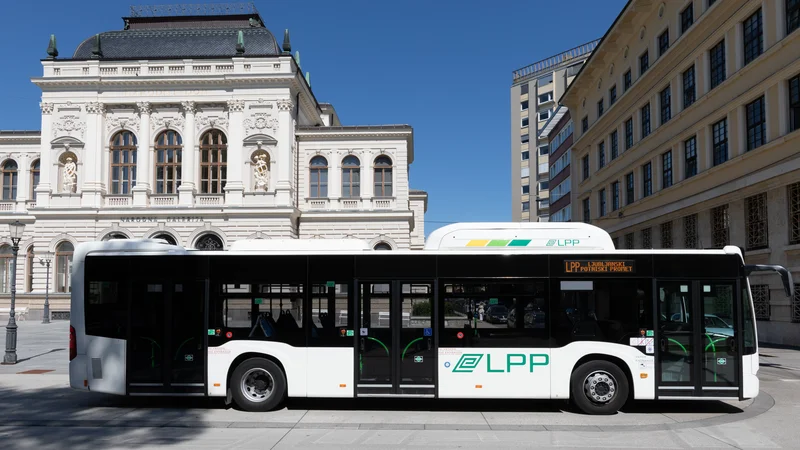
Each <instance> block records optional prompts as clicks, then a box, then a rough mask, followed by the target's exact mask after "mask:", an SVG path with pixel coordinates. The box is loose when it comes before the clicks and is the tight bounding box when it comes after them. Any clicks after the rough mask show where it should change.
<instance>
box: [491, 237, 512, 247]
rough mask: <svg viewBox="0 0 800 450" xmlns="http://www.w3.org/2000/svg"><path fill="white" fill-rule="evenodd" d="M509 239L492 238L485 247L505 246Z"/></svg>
mask: <svg viewBox="0 0 800 450" xmlns="http://www.w3.org/2000/svg"><path fill="white" fill-rule="evenodd" d="M509 242H511V241H508V240H503V239H492V240H491V241H489V245H488V246H487V247H505V246H506V245H508V243H509Z"/></svg>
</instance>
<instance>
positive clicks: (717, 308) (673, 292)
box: [657, 281, 741, 398]
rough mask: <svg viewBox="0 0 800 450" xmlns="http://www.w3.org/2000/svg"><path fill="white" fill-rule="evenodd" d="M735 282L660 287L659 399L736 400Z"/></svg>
mask: <svg viewBox="0 0 800 450" xmlns="http://www.w3.org/2000/svg"><path fill="white" fill-rule="evenodd" d="M736 293H737V291H736V289H735V283H734V282H732V281H659V282H658V293H657V295H658V297H657V302H658V336H657V339H658V346H657V347H658V348H657V352H658V357H657V359H658V364H659V367H660V368H659V370H658V379H657V390H658V396H659V397H661V398H663V397H738V396H739V386H740V385H741V382H740V376H741V375H740V372H739V364H740V363H739V359H740V353H739V350H738V345H737V341H736V339H737V338H738V333H736V332H735V328H734V326H735V323H736V319H737V315H738V311H739V309H737V306H736V305H738V304H739V302H740V300H739V299H738V297H737V295H736Z"/></svg>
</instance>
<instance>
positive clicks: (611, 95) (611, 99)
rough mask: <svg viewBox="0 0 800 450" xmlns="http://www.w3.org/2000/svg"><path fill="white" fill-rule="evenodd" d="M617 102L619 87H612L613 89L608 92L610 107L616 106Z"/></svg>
mask: <svg viewBox="0 0 800 450" xmlns="http://www.w3.org/2000/svg"><path fill="white" fill-rule="evenodd" d="M616 101H617V85H616V84H615V85H613V86H611V89H609V90H608V106H609V107H611V105H613V104H614V102H616Z"/></svg>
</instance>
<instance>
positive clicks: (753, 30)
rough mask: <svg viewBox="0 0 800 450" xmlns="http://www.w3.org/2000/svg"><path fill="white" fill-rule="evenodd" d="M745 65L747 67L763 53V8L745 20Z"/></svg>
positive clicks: (743, 25)
mask: <svg viewBox="0 0 800 450" xmlns="http://www.w3.org/2000/svg"><path fill="white" fill-rule="evenodd" d="M742 27H743V28H744V64H745V65H747V64H749V63H750V62H751V61H753V60H754V59H756V58H758V57H759V56H760V55H761V53H762V51H763V50H762V48H763V46H764V27H763V26H762V23H761V8H759V9H758V11H756V12H755V13H753V15H751V16H750V17H748V18H747V19H745V20H744V23H743V24H742Z"/></svg>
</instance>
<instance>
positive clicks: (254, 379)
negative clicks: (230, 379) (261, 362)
mask: <svg viewBox="0 0 800 450" xmlns="http://www.w3.org/2000/svg"><path fill="white" fill-rule="evenodd" d="M274 387H275V380H274V379H273V378H272V375H271V374H270V373H269V372H267V371H266V370H264V369H260V368H254V369H250V370H248V371H247V373H245V374H244V376H243V377H242V383H241V390H242V394H243V395H244V396H245V397H246V398H247V399H248V400H250V401H251V402H263V401H266V400H267V399H268V398H269V397H270V396H271V395H272V391H273V388H274Z"/></svg>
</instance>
